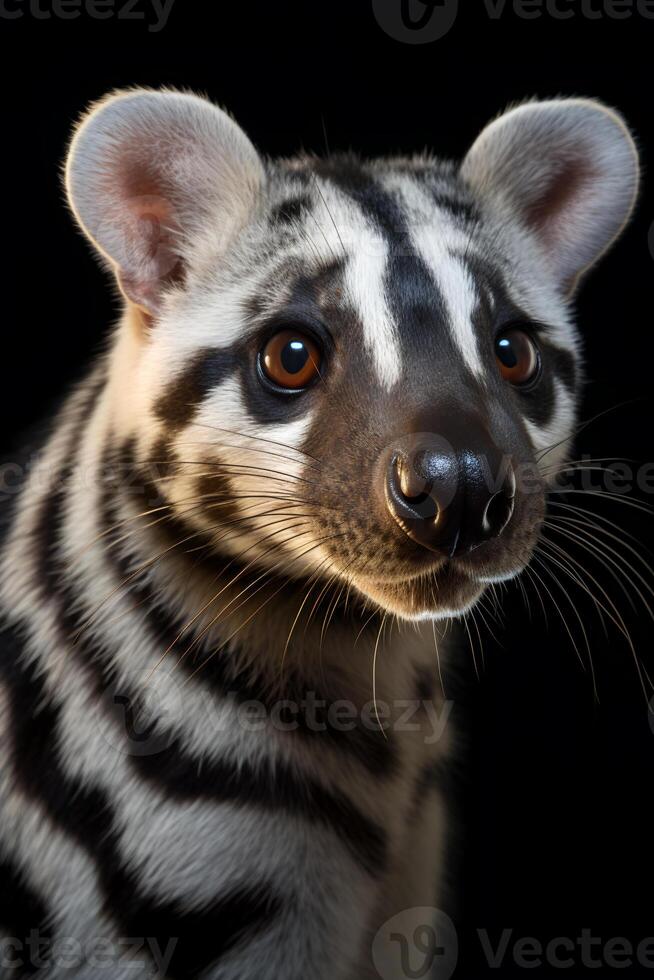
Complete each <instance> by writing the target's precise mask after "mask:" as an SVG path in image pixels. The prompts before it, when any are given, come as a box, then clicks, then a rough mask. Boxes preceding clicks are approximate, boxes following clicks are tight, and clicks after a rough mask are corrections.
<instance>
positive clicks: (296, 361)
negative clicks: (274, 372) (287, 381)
mask: <svg viewBox="0 0 654 980" xmlns="http://www.w3.org/2000/svg"><path fill="white" fill-rule="evenodd" d="M281 360H282V367H283V368H284V370H285V371H286V372H287V373H288V374H297V373H298V372H299V371H301V370H302V368H303V367H304V366H305V365H306V363H307V361H308V360H309V352H308V350H307V349H306V347H305V346H304V344H303V343H302V341H301V340H291V341H290V342H289V343H288V344H287V345H286V347H284V349H283V350H282V354H281Z"/></svg>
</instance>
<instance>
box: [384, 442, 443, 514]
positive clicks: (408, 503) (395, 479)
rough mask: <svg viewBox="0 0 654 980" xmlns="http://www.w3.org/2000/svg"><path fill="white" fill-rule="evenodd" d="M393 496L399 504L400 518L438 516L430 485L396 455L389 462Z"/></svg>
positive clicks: (404, 459)
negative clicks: (390, 462)
mask: <svg viewBox="0 0 654 980" xmlns="http://www.w3.org/2000/svg"><path fill="white" fill-rule="evenodd" d="M390 483H391V489H392V490H393V491H394V492H393V497H395V500H396V501H398V502H399V503H400V505H401V507H400V510H401V511H402V513H401V514H400V515H398V516H401V517H402V518H413V519H414V520H415V519H418V520H434V519H437V518H438V513H439V510H438V505H437V503H436V501H435V500H434V499H433V496H432V486H431V484H430V482H429V481H427V480H425V478H424V477H423V476H421V475H420V474H419V473H418V472H416V469H415V468H414V466H413V465H412V464H411V461H410V460H409V459H407V458H406V457H404V456H396V457H395V459H394V460H393V461H392V464H391V476H390Z"/></svg>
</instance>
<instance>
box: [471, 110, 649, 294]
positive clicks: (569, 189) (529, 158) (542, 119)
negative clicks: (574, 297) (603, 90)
mask: <svg viewBox="0 0 654 980" xmlns="http://www.w3.org/2000/svg"><path fill="white" fill-rule="evenodd" d="M461 175H462V176H463V178H464V179H465V181H466V182H467V183H468V184H469V185H470V186H471V187H472V188H473V190H475V191H476V192H477V193H478V194H480V195H482V196H486V197H494V198H495V199H496V200H497V201H498V202H499V203H500V204H501V205H502V206H504V207H505V208H507V209H509V210H510V211H511V212H512V214H513V215H515V217H517V218H518V220H519V221H521V222H522V224H523V225H526V226H527V227H528V228H529V229H530V230H531V231H532V232H533V233H534V234H535V235H536V236H537V237H538V238H539V240H540V241H541V243H542V245H543V246H544V248H545V250H546V252H547V254H548V255H549V256H550V259H551V263H552V269H553V271H554V274H555V276H556V277H557V279H558V280H559V283H560V286H561V288H562V289H563V290H564V291H569V290H572V289H573V288H574V286H575V285H576V283H577V281H578V279H579V277H580V276H581V275H582V274H583V273H584V272H585V271H586V270H587V269H588V268H590V266H591V265H593V263H594V262H595V261H596V260H597V259H598V258H599V257H600V256H601V255H602V253H603V252H604V251H606V249H607V248H608V247H609V246H610V245H611V243H612V242H613V241H614V240H615V239H616V238H617V236H618V235H619V234H620V232H621V231H622V229H623V228H624V226H625V224H626V222H627V220H628V219H629V216H630V214H631V212H632V210H633V207H634V204H635V201H636V197H637V193H638V180H639V166H638V153H637V150H636V146H635V144H634V141H633V139H632V138H631V136H630V134H629V131H628V129H627V127H626V125H625V123H624V121H623V120H622V118H621V117H620V116H619V115H618V114H617V113H615V112H613V111H612V110H611V109H608V108H607V107H606V106H604V105H602V104H601V103H599V102H595V101H593V100H590V99H554V100H552V101H549V102H532V103H527V104H525V105H522V106H519V107H518V108H516V109H512V110H510V111H508V112H506V113H505V114H504V115H503V116H500V117H499V119H496V120H495V121H494V122H492V123H491V124H490V125H489V126H487V127H486V129H484V130H483V132H482V133H481V135H480V136H479V137H478V139H477V140H476V142H475V143H474V144H473V146H472V148H471V149H470V151H469V153H468V155H467V156H466V158H465V160H464V161H463V164H462V167H461Z"/></svg>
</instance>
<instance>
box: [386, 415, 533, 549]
mask: <svg viewBox="0 0 654 980" xmlns="http://www.w3.org/2000/svg"><path fill="white" fill-rule="evenodd" d="M468 433H469V437H468V438H467V439H466V429H465V426H464V427H463V431H462V441H463V443H464V444H463V447H462V448H455V447H454V445H453V444H452V443H450V442H448V441H447V440H445V439H443V438H442V437H440V436H438V437H437V436H434V437H431V436H426V435H425V434H420V435H419V436H412V437H408V438H407V439H404V440H402V442H401V444H400V445H399V446H398V448H397V449H396V450H394V451H393V452H392V454H391V458H390V461H389V463H388V468H387V473H386V502H387V505H388V509H389V510H390V512H391V514H392V515H393V517H394V518H395V519H396V520H397V522H398V524H399V525H400V526H401V527H402V528H403V530H404V531H405V532H406V533H407V534H408V536H409V537H410V538H412V539H413V540H414V541H416V542H417V543H418V544H421V545H423V546H424V547H425V548H429V549H430V550H431V551H436V552H439V553H440V554H443V555H446V556H448V557H450V558H452V557H454V556H455V555H460V554H465V553H466V552H468V551H472V550H473V549H474V548H477V547H479V545H481V544H483V542H484V541H488V540H489V539H490V538H496V537H498V536H499V535H500V534H502V532H503V531H504V529H505V528H506V526H507V524H508V523H509V521H510V520H511V516H512V514H513V506H514V497H515V486H516V484H515V476H514V472H513V468H512V466H511V463H510V460H508V459H507V458H506V457H503V455H502V454H501V453H500V451H499V450H498V449H497V447H496V446H495V444H494V443H493V442H492V440H491V438H490V436H489V435H487V434H485V433H484V432H483V430H482V432H481V433H480V430H479V427H478V426H475V427H474V428H471V429H469V430H468ZM480 436H481V437H480ZM466 442H467V443H468V444H467V445H466V444H465V443H466Z"/></svg>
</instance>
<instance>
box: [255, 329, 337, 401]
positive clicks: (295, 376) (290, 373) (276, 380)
mask: <svg viewBox="0 0 654 980" xmlns="http://www.w3.org/2000/svg"><path fill="white" fill-rule="evenodd" d="M321 359H322V358H321V352H320V348H319V347H318V344H317V343H316V342H315V340H312V339H311V337H308V336H307V335H306V334H303V333H302V332H301V331H297V330H280V331H279V333H276V334H275V335H274V336H273V337H271V338H270V340H269V341H268V343H267V344H266V346H265V347H264V348H263V350H262V351H261V354H260V355H259V363H260V365H261V370H262V372H263V374H264V376H265V377H266V378H267V379H268V381H270V382H272V384H273V385H275V386H276V387H278V388H284V389H285V390H286V391H299V390H301V389H303V388H306V387H308V386H309V385H310V384H311V382H312V381H314V380H315V379H316V378H317V377H318V376H319V374H320V363H321Z"/></svg>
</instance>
